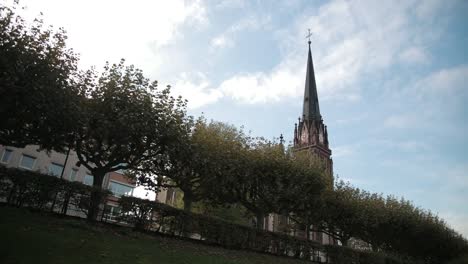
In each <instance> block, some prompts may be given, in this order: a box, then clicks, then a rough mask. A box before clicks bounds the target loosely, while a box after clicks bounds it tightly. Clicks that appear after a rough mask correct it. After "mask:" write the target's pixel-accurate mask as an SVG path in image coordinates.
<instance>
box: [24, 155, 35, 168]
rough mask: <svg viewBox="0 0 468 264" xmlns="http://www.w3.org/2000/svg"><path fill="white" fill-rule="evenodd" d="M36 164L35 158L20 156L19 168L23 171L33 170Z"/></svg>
mask: <svg viewBox="0 0 468 264" xmlns="http://www.w3.org/2000/svg"><path fill="white" fill-rule="evenodd" d="M35 163H36V158H35V157H32V156H29V155H24V154H23V155H22V156H21V162H20V167H21V168H23V169H28V170H32V169H33V168H34V164H35Z"/></svg>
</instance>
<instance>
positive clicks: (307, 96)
mask: <svg viewBox="0 0 468 264" xmlns="http://www.w3.org/2000/svg"><path fill="white" fill-rule="evenodd" d="M309 35H310V34H309ZM310 43H311V42H310V38H309V54H308V58H307V72H306V82H305V90H304V108H303V111H302V115H303V119H304V120H321V119H322V116H321V115H320V108H319V102H318V95H317V85H316V83H315V73H314V64H313V63H312V52H311V51H310Z"/></svg>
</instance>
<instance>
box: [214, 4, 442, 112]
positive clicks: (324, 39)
mask: <svg viewBox="0 0 468 264" xmlns="http://www.w3.org/2000/svg"><path fill="white" fill-rule="evenodd" d="M416 6H417V7H418V10H419V9H424V11H421V12H424V13H428V12H434V10H432V9H433V8H436V7H437V6H438V5H433V4H431V3H428V4H425V3H415V2H412V1H404V2H399V3H398V4H395V3H393V2H381V1H379V2H375V1H359V2H348V1H341V0H337V1H333V2H329V3H327V4H325V5H323V6H322V7H320V8H319V11H318V13H317V14H316V15H313V16H310V15H308V14H307V13H308V12H307V11H306V12H305V13H304V15H303V16H302V17H300V18H299V19H298V20H297V22H296V24H295V25H293V26H292V27H287V28H284V29H280V30H278V31H277V35H278V36H279V39H282V40H283V43H281V46H282V48H284V49H285V50H284V52H283V53H284V54H283V60H282V61H281V62H280V63H279V64H278V65H277V66H276V67H274V68H273V69H272V70H271V71H265V72H257V73H242V72H240V73H238V74H236V75H234V76H232V77H231V78H229V79H228V80H226V81H225V82H224V83H222V85H221V88H222V89H223V91H225V92H226V95H228V96H231V97H232V98H234V99H235V100H238V101H241V102H246V103H260V102H271V101H272V100H273V101H278V100H281V98H283V97H298V96H301V95H302V90H303V82H304V74H303V70H304V67H305V65H306V63H305V62H306V50H305V47H304V46H305V43H300V42H299V41H298V40H300V39H303V37H304V35H305V32H304V25H308V26H309V27H311V28H312V31H313V33H314V36H313V38H312V39H313V40H312V42H313V44H312V49H313V53H314V66H315V72H316V78H317V86H318V89H319V96H320V97H321V98H322V99H325V100H326V99H344V100H349V101H357V100H360V98H361V88H360V85H359V82H360V81H361V80H362V79H363V78H368V76H372V75H374V74H381V72H383V71H385V69H387V68H389V67H391V66H392V65H394V64H395V63H398V62H402V63H411V64H413V63H424V62H427V61H428V58H429V54H427V52H426V51H425V50H424V49H423V48H421V47H420V46H418V45H416V44H417V42H419V41H421V40H425V39H427V38H429V37H432V36H430V35H429V33H426V32H425V31H424V30H421V28H422V27H423V26H424V25H426V24H427V23H430V21H432V18H426V17H425V16H421V17H420V18H419V22H420V24H418V26H414V25H413V23H412V22H411V21H412V19H413V17H414V15H415V12H419V11H415V7H416ZM422 6H423V7H422ZM304 21H305V22H304ZM425 23H426V24H425ZM246 24H248V23H246ZM415 36H417V37H415ZM284 76H288V78H284ZM278 79H279V80H286V79H287V81H288V82H289V83H284V82H279V83H277V80H278Z"/></svg>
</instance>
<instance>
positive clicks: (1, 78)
mask: <svg viewBox="0 0 468 264" xmlns="http://www.w3.org/2000/svg"><path fill="white" fill-rule="evenodd" d="M19 8H21V7H20V6H19V5H18V4H17V3H15V4H14V5H13V6H12V7H6V6H4V5H0V113H2V122H0V144H2V145H9V146H15V147H24V146H26V145H28V144H36V145H39V146H41V147H42V148H46V149H57V150H62V149H63V148H64V146H66V145H67V144H66V142H67V140H68V139H69V135H70V134H71V133H72V131H73V130H74V128H75V127H76V122H75V120H76V119H77V115H78V114H79V111H78V105H79V101H80V100H81V99H80V97H79V95H78V90H77V89H76V86H75V85H74V84H75V82H74V80H73V76H74V74H75V73H76V63H77V60H78V56H77V55H76V54H75V53H74V52H73V51H72V50H71V49H68V48H67V46H66V39H67V36H66V32H65V30H64V29H62V28H59V29H58V30H53V28H51V27H46V26H45V25H44V23H43V21H42V19H41V18H37V19H35V20H34V22H33V23H32V24H28V23H27V22H26V21H25V20H24V19H23V18H22V17H21V16H19V15H18V14H17V13H18V9H19Z"/></svg>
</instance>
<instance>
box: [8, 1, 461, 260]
mask: <svg viewBox="0 0 468 264" xmlns="http://www.w3.org/2000/svg"><path fill="white" fill-rule="evenodd" d="M16 8H18V7H17V6H16V5H15V6H13V7H6V6H1V5H0V112H1V113H2V116H3V117H4V118H3V119H2V121H1V122H0V144H2V145H7V146H15V147H24V146H25V145H28V144H34V145H39V146H40V147H41V148H43V149H46V150H56V151H66V150H69V149H71V150H74V151H75V152H76V153H77V156H78V159H79V163H80V165H82V166H85V167H86V168H87V169H88V170H89V171H90V172H91V173H92V175H93V176H94V180H93V185H94V186H95V187H97V188H101V186H102V182H103V179H104V175H105V174H106V173H108V172H111V171H116V170H120V169H123V170H126V171H128V172H129V174H130V175H132V176H134V177H136V178H137V179H138V182H139V183H140V184H141V185H144V186H146V187H147V188H149V189H152V190H155V191H158V190H159V188H163V187H174V188H179V189H180V190H181V191H182V192H183V193H184V197H183V202H184V208H185V210H187V211H190V210H191V208H192V206H193V204H194V203H195V202H199V201H203V202H205V203H207V204H212V205H223V206H225V205H237V206H242V207H243V208H245V209H246V210H248V211H249V212H250V213H251V214H252V215H254V216H255V217H256V219H257V227H258V228H263V226H262V225H263V221H262V219H263V218H264V217H265V216H267V215H268V214H270V213H276V214H280V215H287V216H289V217H290V218H291V219H292V220H294V221H295V222H296V223H297V224H298V225H300V226H303V227H304V228H306V229H307V230H308V229H309V228H310V227H311V226H313V227H314V228H316V229H317V230H320V231H323V232H327V233H329V234H330V235H331V236H333V237H334V238H336V239H338V240H340V241H341V242H342V244H344V245H346V244H347V242H348V241H349V239H350V238H359V239H361V240H363V241H366V242H368V243H369V244H370V245H372V248H373V249H374V250H386V251H391V252H396V253H398V254H402V255H408V256H412V257H416V258H423V259H425V260H426V262H428V263H439V262H443V261H445V260H448V259H451V258H454V257H456V256H459V255H461V254H462V253H464V252H465V253H466V252H467V250H468V249H467V242H466V240H465V239H463V238H462V237H461V236H460V235H459V234H457V233H456V232H454V231H453V230H451V229H450V228H448V227H447V225H446V224H445V223H444V222H443V221H442V220H441V219H439V218H438V217H437V216H434V215H432V214H431V213H430V212H427V211H424V210H421V209H419V208H415V207H414V206H413V205H411V204H410V203H409V202H407V201H405V200H397V199H395V198H392V197H388V198H384V197H382V196H381V195H377V194H370V193H368V192H365V191H362V190H359V189H356V188H353V187H352V186H350V185H348V184H345V183H342V182H337V183H336V184H335V185H334V186H333V179H332V177H331V176H330V175H327V174H326V173H325V172H324V170H323V168H321V163H320V161H318V160H316V159H315V158H314V156H313V155H309V154H307V153H302V154H299V153H292V151H291V150H290V149H285V148H284V146H282V144H277V143H275V142H270V141H267V140H264V139H261V138H252V137H250V136H249V135H247V134H245V133H244V132H243V131H242V130H239V129H237V128H235V127H233V126H230V125H226V124H224V123H220V122H213V121H211V122H208V121H206V120H205V119H203V118H199V119H196V120H195V119H194V118H192V117H190V116H188V115H187V113H186V101H184V100H182V99H181V98H174V97H172V96H171V95H170V87H167V88H164V89H160V88H158V86H157V82H151V81H150V80H149V79H147V78H145V77H144V75H143V73H142V71H141V70H138V69H136V68H134V67H133V66H126V65H125V62H124V61H123V60H122V61H121V62H120V63H118V64H112V65H111V64H106V66H105V67H104V69H103V70H102V72H101V73H98V72H96V71H95V70H93V69H91V70H88V71H79V70H78V69H77V66H76V63H77V61H78V56H77V55H76V54H75V53H73V51H72V50H70V49H68V48H67V47H66V45H65V40H66V34H65V32H64V31H63V30H62V29H60V30H58V31H53V30H52V29H50V28H48V27H45V26H44V25H43V22H42V21H41V20H40V19H39V20H35V22H34V23H33V24H32V25H28V24H27V23H26V22H25V21H24V20H23V19H22V18H21V17H19V16H18V15H17V14H16V13H15V12H16ZM101 198H102V197H101V192H99V191H96V192H93V193H92V195H91V206H90V209H89V213H88V219H89V220H90V221H94V220H96V219H97V215H98V211H99V205H100V202H101ZM307 233H308V232H307Z"/></svg>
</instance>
